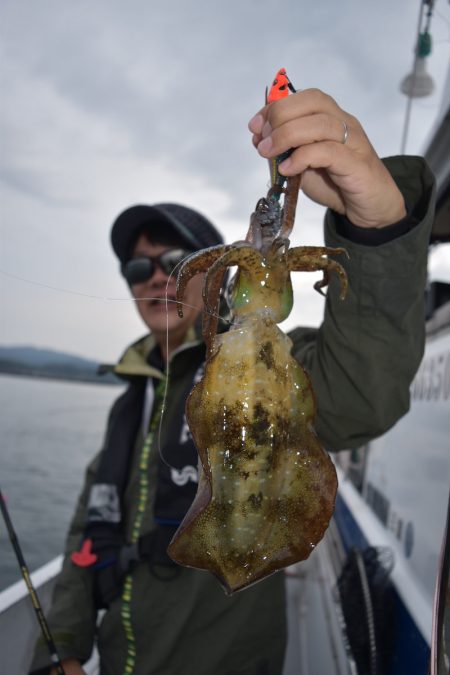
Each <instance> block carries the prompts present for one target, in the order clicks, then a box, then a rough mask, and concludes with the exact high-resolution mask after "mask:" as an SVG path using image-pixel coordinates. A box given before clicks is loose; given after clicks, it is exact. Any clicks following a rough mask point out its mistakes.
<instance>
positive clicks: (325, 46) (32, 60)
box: [0, 0, 450, 354]
mask: <svg viewBox="0 0 450 675" xmlns="http://www.w3.org/2000/svg"><path fill="white" fill-rule="evenodd" d="M437 4H438V6H439V3H437ZM439 8H440V12H441V13H444V12H445V17H446V18H447V19H448V18H449V15H450V8H449V7H448V6H444V5H443V4H442V3H441V5H440V6H439ZM418 9H419V3H417V7H416V6H412V4H411V2H410V1H409V0H397V1H396V2H395V3H393V2H391V1H389V0H382V1H381V2H378V3H371V4H367V3H361V2H357V0H348V1H347V2H344V3H342V2H341V3H335V2H332V1H331V0H328V1H326V2H321V3H311V2H308V3H306V2H301V1H300V2H299V1H298V0H295V1H294V0H286V2H284V3H283V6H282V8H278V6H276V5H275V4H274V3H273V1H272V2H269V1H268V0H249V1H247V2H242V1H241V2H238V1H237V0H231V1H230V2H227V3H226V4H225V3H221V2H218V1H211V0H210V1H209V2H206V0H198V1H197V2H196V3H186V2H183V1H182V0H175V1H172V2H170V3H169V4H167V3H166V4H164V5H163V4H162V3H149V2H148V0H134V1H133V3H128V4H125V3H123V2H122V1H119V0H108V1H106V0H96V2H95V3H92V2H88V0H80V1H78V2H77V3H73V2H68V1H66V2H58V3H55V2H54V1H52V0H40V1H39V2H38V3H37V2H35V3H30V2H25V1H24V0H15V2H12V1H11V0H10V1H5V2H4V3H2V7H1V9H0V19H1V25H2V32H3V35H2V64H3V65H2V71H1V72H2V88H3V91H4V92H6V94H7V95H6V96H5V97H4V98H5V100H4V101H3V104H2V110H1V130H0V131H1V137H2V139H3V140H2V153H1V159H0V162H1V173H0V176H1V178H2V182H1V189H2V192H1V200H2V201H1V204H2V206H1V215H2V221H3V225H2V230H1V238H2V253H1V254H0V256H1V257H0V267H2V268H6V269H9V270H10V271H11V270H15V271H17V272H20V273H21V274H22V276H25V273H26V274H27V275H28V276H31V277H32V278H34V279H36V280H37V281H39V280H45V281H48V282H51V283H53V284H54V285H56V286H58V285H59V286H63V287H66V288H67V287H69V286H70V287H73V288H75V289H83V290H91V291H92V292H93V293H95V292H97V293H98V294H102V293H103V294H106V295H118V294H122V295H123V294H124V290H123V287H122V286H121V283H120V280H119V279H117V277H116V265H115V261H114V260H113V259H112V257H111V254H110V251H109V250H108V245H107V238H108V228H109V224H110V222H111V221H112V219H113V218H114V216H115V215H116V213H117V212H118V211H119V210H121V209H122V208H124V207H125V206H127V205H128V204H130V203H133V202H137V201H157V200H159V199H163V198H164V199H174V200H175V199H178V200H185V201H187V202H188V203H191V204H192V205H194V206H195V205H197V206H199V208H202V209H203V210H204V211H205V212H206V211H207V212H208V213H209V214H210V215H211V217H214V218H215V219H216V220H217V222H219V225H221V226H222V227H223V228H224V230H225V231H226V234H227V238H228V239H236V238H242V236H243V235H244V233H245V228H246V226H247V222H248V217H249V214H250V212H251V210H252V208H253V206H254V204H255V202H256V199H257V198H258V197H259V196H261V195H262V194H263V193H264V192H265V189H266V186H267V180H268V172H267V166H266V163H265V162H264V161H263V160H261V158H259V156H258V155H257V154H256V152H255V151H254V149H253V148H252V146H251V143H250V135H249V133H248V131H247V128H246V125H247V121H248V119H249V118H250V117H251V116H252V115H253V114H254V113H255V112H256V110H257V109H258V108H259V107H260V106H261V105H262V103H263V97H264V89H265V86H266V85H267V84H269V83H270V80H271V79H272V77H273V75H274V74H275V72H276V70H277V69H278V68H279V67H281V66H285V67H286V68H287V70H288V73H289V74H290V76H291V78H292V80H293V81H294V83H295V85H296V86H297V87H299V88H305V87H311V86H317V87H319V88H322V89H324V90H325V91H327V92H328V93H330V94H331V95H333V96H334V97H335V98H336V100H338V102H339V103H340V105H341V106H342V107H343V108H344V109H346V110H348V111H349V112H352V113H354V114H355V115H356V116H357V117H359V119H360V120H361V121H362V122H363V124H364V126H365V128H366V130H367V132H368V134H369V137H370V138H371V140H372V141H373V143H374V145H375V147H376V149H377V150H378V152H379V153H380V154H382V155H384V154H395V153H397V152H398V149H399V145H400V137H401V130H402V125H403V121H404V110H405V104H406V102H405V99H404V97H402V95H401V94H400V93H399V91H398V84H399V81H400V79H401V78H402V77H403V76H404V75H405V74H406V72H407V71H408V70H409V69H410V67H411V64H412V50H413V42H414V37H415V30H416V23H417V14H418ZM445 17H444V18H445ZM433 32H435V34H436V35H437V36H439V37H441V38H442V37H447V39H448V28H447V26H446V25H445V22H443V21H439V20H438V17H437V16H436V17H435V19H434V24H433ZM443 55H444V56H445V55H447V57H448V44H447V43H442V40H441V44H440V45H439V44H438V45H436V47H435V50H434V52H433V54H432V56H431V57H430V60H429V69H430V71H431V72H433V76H434V77H435V79H436V82H437V92H436V95H435V96H434V97H431V98H430V99H429V100H428V101H427V103H426V104H421V103H419V104H415V105H414V111H413V119H412V123H411V131H410V143H409V146H408V150H410V151H411V152H420V151H421V150H422V148H423V142H424V139H425V138H426V136H427V133H428V130H429V128H430V127H431V125H432V123H433V120H434V116H435V114H436V111H437V108H438V104H439V99H440V93H441V92H440V89H439V86H440V84H441V83H442V82H443V79H444V76H445V65H446V64H445V63H444V61H445V58H443ZM313 214H314V215H313ZM317 214H318V211H317V210H312V209H307V208H303V209H300V211H299V218H298V220H299V225H298V227H297V226H296V230H297V229H298V232H295V236H296V237H298V238H299V239H302V238H305V239H308V241H309V243H313V241H314V239H315V237H317V236H321V235H320V224H319V222H313V221H319V220H320V216H319V215H317ZM302 218H303V220H302ZM24 237H25V239H24ZM24 241H25V242H27V241H29V242H32V243H33V250H32V251H31V250H30V251H27V250H26V243H25V245H24ZM87 242H89V245H87ZM318 243H319V242H318ZM71 255H72V256H73V257H72V258H71ZM56 259H58V260H60V259H62V260H63V262H62V263H61V262H60V263H59V264H57V263H56V262H55V261H56ZM81 259H82V260H83V264H82V266H80V263H79V261H80V260H81ZM25 263H26V264H25ZM100 263H101V267H100ZM100 269H101V274H99V270H100ZM14 289H15V287H14V284H13V283H12V282H11V284H10V286H9V287H8V293H10V294H14V293H15V292H16V290H14ZM17 292H19V291H17ZM38 295H39V294H38ZM23 302H25V300H23V298H22V300H21V303H22V304H21V307H23V306H24V305H23ZM36 302H40V301H39V300H37V298H36V296H34V298H33V303H36ZM12 305H13V301H12V300H11V302H9V303H8V307H9V309H8V311H7V315H8V312H9V313H10V312H12V310H11V306H12ZM82 306H83V303H81V302H80V303H79V304H78V303H77V307H76V311H75V308H73V312H74V313H77V312H82V311H83V310H82V309H81V308H82ZM50 307H52V308H53V311H54V312H59V313H60V315H62V314H63V313H64V312H67V311H70V307H74V306H73V304H72V305H71V303H70V301H69V300H67V301H65V300H64V299H63V298H55V297H52V300H51V303H50V302H43V301H42V312H43V314H44V315H47V313H48V312H51V311H52V310H51V309H50ZM35 309H36V306H35V304H34V305H33V312H34V311H35ZM84 311H85V312H86V313H87V314H89V312H90V308H89V309H87V308H86V306H85V309H84ZM25 314H26V313H25ZM112 314H113V315H114V316H115V317H117V311H114V312H112ZM11 316H12V314H11ZM89 316H90V315H89ZM93 320H94V321H95V319H93ZM313 320H314V321H315V320H316V318H315V315H314V319H313ZM114 321H115V319H113V318H111V322H112V323H114ZM75 322H76V320H75ZM79 323H80V325H81V324H83V326H84V328H86V330H87V331H88V332H89V326H86V325H87V324H89V321H86V320H84V319H80V320H79ZM7 324H8V326H9V328H8V332H7V335H6V338H5V339H7V340H12V339H17V338H18V336H20V335H21V334H23V324H24V319H23V318H22V319H21V321H20V331H19V329H18V325H19V324H18V319H17V312H15V314H14V320H11V321H8V322H7ZM33 328H34V330H35V331H36V330H37V329H36V326H33ZM97 330H98V329H97ZM135 330H136V325H135V324H134V323H133V324H132V326H130V322H129V321H128V322H127V325H126V326H125V327H124V326H121V325H120V322H119V325H118V326H116V324H114V331H111V330H110V331H107V332H108V333H109V335H110V336H111V334H113V337H112V338H111V339H110V346H108V349H110V351H111V352H112V353H114V354H116V353H117V351H120V349H121V346H122V344H123V343H124V342H126V340H127V339H128V338H129V337H133V335H131V333H132V332H133V331H135ZM35 334H36V339H37V340H38V341H39V343H41V344H46V345H50V346H51V345H53V346H62V347H64V348H69V347H70V346H71V345H72V344H73V341H74V338H73V335H72V334H70V333H69V332H64V331H62V332H61V333H60V332H58V344H55V337H54V335H48V337H46V334H45V332H44V330H42V331H41V332H39V331H38V332H36V333H35ZM90 338H91V342H90V343H91V344H92V347H91V353H92V351H98V350H99V349H100V341H99V340H98V339H97V337H95V330H94V328H93V329H92V334H91V335H90ZM75 351H76V350H75Z"/></svg>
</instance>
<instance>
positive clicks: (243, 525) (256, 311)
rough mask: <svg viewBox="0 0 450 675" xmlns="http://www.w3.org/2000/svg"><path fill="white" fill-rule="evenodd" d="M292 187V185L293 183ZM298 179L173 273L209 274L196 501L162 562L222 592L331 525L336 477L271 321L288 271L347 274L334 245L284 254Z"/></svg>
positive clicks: (288, 290)
mask: <svg viewBox="0 0 450 675" xmlns="http://www.w3.org/2000/svg"><path fill="white" fill-rule="evenodd" d="M293 181H294V182H295V181H296V184H293ZM297 193H298V179H289V181H288V188H287V193H286V197H285V203H284V211H282V210H281V207H280V205H279V202H278V200H277V198H275V197H274V193H273V191H271V190H269V194H268V197H267V198H266V199H262V200H260V201H259V202H258V205H257V208H256V211H255V213H254V214H253V216H252V220H251V225H250V230H249V233H248V235H247V239H246V241H245V242H237V243H235V244H232V245H224V246H217V247H213V248H210V249H206V250H204V251H200V252H198V253H196V254H193V255H192V256H191V257H190V258H189V259H187V260H186V262H185V263H184V265H183V267H182V269H181V270H180V273H179V276H178V289H177V294H178V299H179V300H181V299H182V297H183V291H184V288H185V286H186V284H187V283H188V281H189V280H190V279H191V278H192V277H193V276H194V275H195V274H198V273H201V272H206V275H205V284H204V300H205V315H204V332H205V339H206V342H207V345H208V358H207V362H206V367H205V374H204V377H203V379H202V380H201V381H200V382H199V383H198V384H196V385H195V386H194V388H193V390H192V392H191V394H190V396H189V398H188V401H187V418H188V423H189V426H190V429H191V432H192V434H193V437H194V440H195V443H196V445H197V448H198V451H199V456H200V460H201V472H200V479H199V486H198V491H197V495H196V498H195V499H194V502H193V503H192V506H191V508H190V510H189V511H188V513H187V514H186V516H185V518H184V520H183V522H182V523H181V525H180V527H179V529H178V531H177V533H176V534H175V536H174V538H173V540H172V542H171V544H170V546H169V549H168V553H169V555H170V556H171V557H172V558H173V559H174V560H175V561H177V562H178V563H180V564H182V565H186V566H190V567H196V568H200V569H204V570H209V571H210V572H212V573H213V574H215V575H216V577H217V578H218V579H219V580H220V582H221V583H222V585H223V586H224V588H225V590H226V591H227V592H229V593H232V592H234V591H237V590H239V589H242V588H244V587H246V586H248V585H249V584H252V583H254V582H255V581H257V580H259V579H262V578H263V577H265V576H267V575H269V574H271V573H273V572H275V571H276V570H279V569H281V568H283V567H286V566H287V565H290V564H292V563H294V562H296V561H299V560H302V559H305V558H307V557H308V556H309V554H310V553H311V551H312V550H313V549H314V547H315V545H316V544H317V542H318V541H319V540H320V539H321V538H322V536H323V534H324V532H325V530H326V528H327V525H328V522H329V520H330V518H331V515H332V512H333V508H334V502H335V496H336V488H337V480H336V472H335V470H334V466H333V464H332V462H331V461H330V458H329V456H328V454H327V453H326V452H325V450H324V449H323V448H322V447H321V445H320V442H319V440H318V438H317V436H316V434H315V432H314V428H313V423H314V417H315V397H314V393H313V390H312V387H311V383H310V380H309V378H308V375H307V374H306V372H305V371H304V370H303V368H302V367H301V365H300V364H299V363H298V362H297V361H296V360H295V359H294V358H293V357H292V356H291V347H292V343H291V340H290V339H289V337H288V336H287V335H285V334H284V333H283V332H282V331H281V330H280V329H279V328H278V326H277V323H279V322H281V321H283V320H284V319H285V318H286V317H287V316H288V315H289V313H290V311H291V308H292V304H293V300H292V286H291V280H290V273H291V272H293V271H296V270H310V271H311V270H318V269H321V270H323V271H324V277H323V279H322V280H321V281H320V282H318V283H317V284H316V287H317V288H318V289H319V288H320V287H322V286H325V285H326V284H327V283H328V277H329V273H330V272H335V273H337V274H338V275H339V278H340V281H341V289H342V294H341V295H342V296H344V295H345V291H346V285H347V279H346V274H345V272H344V270H343V268H342V267H341V265H339V264H338V263H337V262H336V261H333V260H330V259H329V258H328V256H329V255H330V254H336V253H343V252H344V251H343V249H329V248H325V247H298V248H292V249H290V248H289V240H288V238H287V236H286V234H287V233H288V232H289V231H290V228H291V227H292V223H293V218H294V211H295V203H296V199H297ZM229 266H238V273H237V276H236V278H235V281H234V286H233V291H232V300H231V310H232V316H233V321H232V325H231V328H230V330H229V331H228V332H225V333H222V334H216V326H217V321H216V319H214V317H212V316H211V315H212V313H214V312H215V311H216V310H217V307H218V297H219V291H220V288H221V285H222V280H223V276H224V273H225V271H226V269H227V268H228V267H229Z"/></svg>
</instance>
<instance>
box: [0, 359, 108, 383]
mask: <svg viewBox="0 0 450 675" xmlns="http://www.w3.org/2000/svg"><path fill="white" fill-rule="evenodd" d="M0 375H11V376H17V377H30V378H33V379H42V380H56V381H59V382H79V383H84V384H100V385H101V386H111V385H112V386H114V385H116V386H117V385H119V386H120V384H121V381H120V380H119V379H118V378H117V377H115V376H114V375H112V374H111V375H109V374H107V375H95V374H92V373H76V372H74V373H70V372H67V371H65V370H63V371H54V370H52V369H45V368H36V367H26V366H23V365H20V366H13V365H12V364H8V366H6V367H5V366H4V365H3V364H2V365H1V366H0Z"/></svg>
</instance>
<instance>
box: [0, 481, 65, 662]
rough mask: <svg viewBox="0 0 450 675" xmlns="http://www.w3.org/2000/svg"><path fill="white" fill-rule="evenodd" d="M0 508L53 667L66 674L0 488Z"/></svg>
mask: <svg viewBox="0 0 450 675" xmlns="http://www.w3.org/2000/svg"><path fill="white" fill-rule="evenodd" d="M0 509H1V512H2V516H3V520H4V521H5V525H6V529H7V531H8V535H9V539H10V541H11V544H12V547H13V549H14V553H15V554H16V558H17V562H18V563H19V567H20V571H21V573H22V576H23V578H24V581H25V584H26V587H27V589H28V594H29V596H30V599H31V603H32V605H33V607H34V610H35V612H36V617H37V620H38V622H39V626H40V629H41V631H42V635H43V637H44V640H45V643H46V645H47V647H48V651H49V652H50V658H51V661H52V665H53V667H54V668H55V669H56V672H57V673H58V675H65V670H64V668H63V665H62V663H61V659H60V658H59V655H58V651H57V649H56V646H55V643H54V640H53V637H52V634H51V632H50V628H49V626H48V623H47V621H46V618H45V615H44V612H43V609H42V605H41V603H40V601H39V598H38V595H37V593H36V590H35V588H34V586H33V582H32V581H31V576H30V572H29V569H28V566H27V564H26V562H25V558H24V556H23V553H22V548H21V546H20V543H19V540H18V538H17V534H16V532H15V531H14V527H13V524H12V521H11V517H10V515H9V512H8V508H7V506H6V501H5V498H4V496H3V492H2V490H1V488H0Z"/></svg>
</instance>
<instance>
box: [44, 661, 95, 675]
mask: <svg viewBox="0 0 450 675" xmlns="http://www.w3.org/2000/svg"><path fill="white" fill-rule="evenodd" d="M61 663H62V667H63V668H64V672H65V674H66V675H86V672H85V671H84V670H83V668H82V667H81V663H80V662H79V661H77V660H76V659H64V660H63V661H61ZM50 675H56V669H55V668H52V669H51V671H50Z"/></svg>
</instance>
